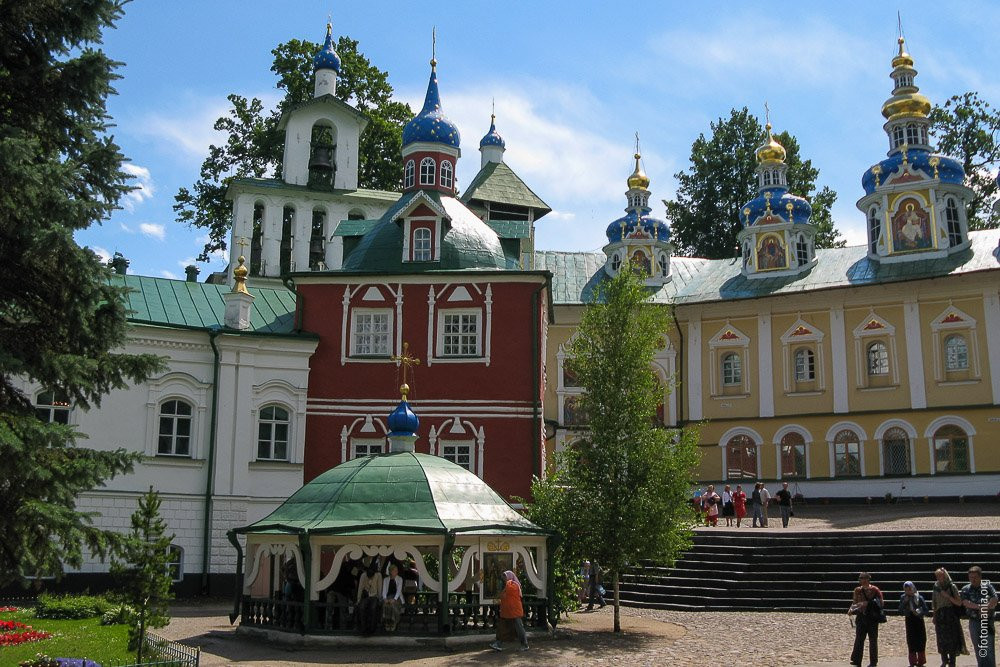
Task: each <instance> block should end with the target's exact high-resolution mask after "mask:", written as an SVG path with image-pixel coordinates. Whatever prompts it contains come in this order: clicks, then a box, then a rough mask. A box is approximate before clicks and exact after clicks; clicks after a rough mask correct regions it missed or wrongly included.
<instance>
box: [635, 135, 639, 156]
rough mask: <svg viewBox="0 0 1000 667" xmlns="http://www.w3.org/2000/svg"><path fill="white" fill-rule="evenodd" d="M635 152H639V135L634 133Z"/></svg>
mask: <svg viewBox="0 0 1000 667" xmlns="http://www.w3.org/2000/svg"><path fill="white" fill-rule="evenodd" d="M635 152H636V153H638V152H639V133H638V132H636V133H635Z"/></svg>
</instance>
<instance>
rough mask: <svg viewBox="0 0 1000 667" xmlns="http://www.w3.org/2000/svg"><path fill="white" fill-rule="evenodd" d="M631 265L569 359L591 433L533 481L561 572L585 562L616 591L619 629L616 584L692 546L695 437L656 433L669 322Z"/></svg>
mask: <svg viewBox="0 0 1000 667" xmlns="http://www.w3.org/2000/svg"><path fill="white" fill-rule="evenodd" d="M647 298H648V292H647V291H646V289H645V287H643V284H642V281H641V280H640V278H638V277H637V276H636V275H635V273H634V272H633V271H632V270H631V269H630V267H623V268H622V270H621V272H620V273H619V274H618V276H616V277H615V278H613V279H611V280H608V281H606V282H604V283H602V284H601V286H600V288H599V296H598V297H597V299H595V301H594V302H593V303H590V304H588V305H587V307H586V310H585V311H584V314H583V319H582V321H581V323H580V328H579V332H578V335H577V337H576V338H575V339H574V341H573V343H572V345H571V348H570V354H571V356H570V358H569V359H568V360H567V363H568V364H569V366H570V368H571V369H572V370H573V371H575V372H576V374H577V378H578V380H579V382H580V384H581V385H582V386H583V387H584V388H585V390H586V393H585V394H583V396H582V397H581V403H580V406H581V408H582V410H583V412H584V413H585V414H586V415H587V419H588V428H589V430H588V432H587V434H586V435H585V436H584V437H583V438H582V439H581V440H578V441H577V442H576V443H574V445H573V446H572V447H570V448H569V449H568V450H567V451H566V452H565V454H564V455H563V456H562V457H561V458H560V460H559V461H558V463H557V465H556V467H555V468H554V469H553V470H552V472H551V474H550V475H549V476H547V477H546V478H545V479H543V480H537V479H536V480H535V482H534V483H533V486H532V496H533V498H534V502H535V507H533V508H530V509H529V516H531V517H532V518H533V519H534V520H537V521H540V522H542V523H541V525H543V526H546V527H548V528H552V529H554V530H556V531H557V532H559V533H560V534H561V535H562V537H563V540H562V546H561V547H560V548H561V549H562V551H561V552H560V553H559V554H557V556H556V557H557V559H558V562H559V563H561V564H562V570H564V571H565V570H567V569H568V568H569V567H571V564H572V563H577V564H578V563H579V562H580V559H581V557H583V556H587V557H590V558H592V559H595V560H597V561H599V562H600V564H601V567H602V568H603V569H607V570H608V572H609V576H610V581H611V582H612V584H613V586H614V607H615V614H614V630H615V632H620V631H621V620H620V599H619V580H620V577H621V574H622V572H623V571H624V570H625V569H626V568H627V567H628V566H629V565H632V564H636V563H638V562H639V560H640V559H644V558H652V559H659V560H663V561H667V562H669V561H673V560H674V559H676V557H677V555H678V554H679V553H680V552H681V550H682V549H683V548H685V546H686V545H687V544H688V536H689V529H690V526H691V523H692V519H693V517H692V515H691V506H690V504H689V503H688V497H689V489H690V486H691V479H692V474H693V469H694V466H695V464H696V463H697V438H698V435H697V431H696V429H692V428H686V429H683V430H668V429H665V428H663V427H662V426H657V425H656V424H655V423H654V422H655V421H656V409H657V406H658V405H659V403H660V402H661V401H662V400H663V389H662V387H661V385H660V384H659V382H658V380H657V377H656V375H655V373H654V372H653V370H652V361H653V357H654V355H655V353H656V351H657V348H658V346H660V345H663V341H664V336H665V332H666V331H668V330H669V326H670V322H671V317H670V314H669V312H668V310H667V308H666V307H665V306H662V305H656V304H651V303H649V302H648V301H647Z"/></svg>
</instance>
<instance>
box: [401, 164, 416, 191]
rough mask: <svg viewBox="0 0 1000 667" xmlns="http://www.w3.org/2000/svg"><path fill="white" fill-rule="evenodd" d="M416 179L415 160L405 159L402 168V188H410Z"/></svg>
mask: <svg viewBox="0 0 1000 667" xmlns="http://www.w3.org/2000/svg"><path fill="white" fill-rule="evenodd" d="M415 180H416V162H414V161H413V160H407V161H406V166H405V167H404V168H403V189H404V190H405V189H407V188H412V187H413V185H414V182H415Z"/></svg>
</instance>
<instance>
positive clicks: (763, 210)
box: [740, 122, 812, 227]
mask: <svg viewBox="0 0 1000 667" xmlns="http://www.w3.org/2000/svg"><path fill="white" fill-rule="evenodd" d="M765 129H766V130H767V139H766V140H765V141H764V143H763V144H762V145H761V146H760V147H759V148H758V149H757V161H758V165H757V180H758V190H757V192H758V194H757V196H756V197H754V198H753V199H751V200H750V201H748V202H747V203H746V204H744V205H743V207H742V208H741V209H740V222H741V223H742V224H743V227H749V226H751V225H755V224H769V223H781V222H791V223H796V224H800V223H801V224H806V223H808V222H809V216H810V215H811V214H812V206H810V205H809V202H808V201H806V200H805V199H804V198H802V197H799V196H798V195H793V194H791V193H790V192H788V180H787V178H786V172H787V171H788V165H787V164H785V147H784V146H782V145H781V144H780V143H778V140H777V139H775V138H774V135H773V134H772V133H771V123H770V122H768V123H767V125H766V126H765Z"/></svg>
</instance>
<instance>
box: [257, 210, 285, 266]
mask: <svg viewBox="0 0 1000 667" xmlns="http://www.w3.org/2000/svg"><path fill="white" fill-rule="evenodd" d="M281 215H282V206H281V204H275V203H273V202H268V203H267V205H266V206H265V207H264V225H263V228H264V229H263V230H262V233H261V237H262V238H261V271H260V272H261V275H265V276H270V277H275V276H279V275H281Z"/></svg>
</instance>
